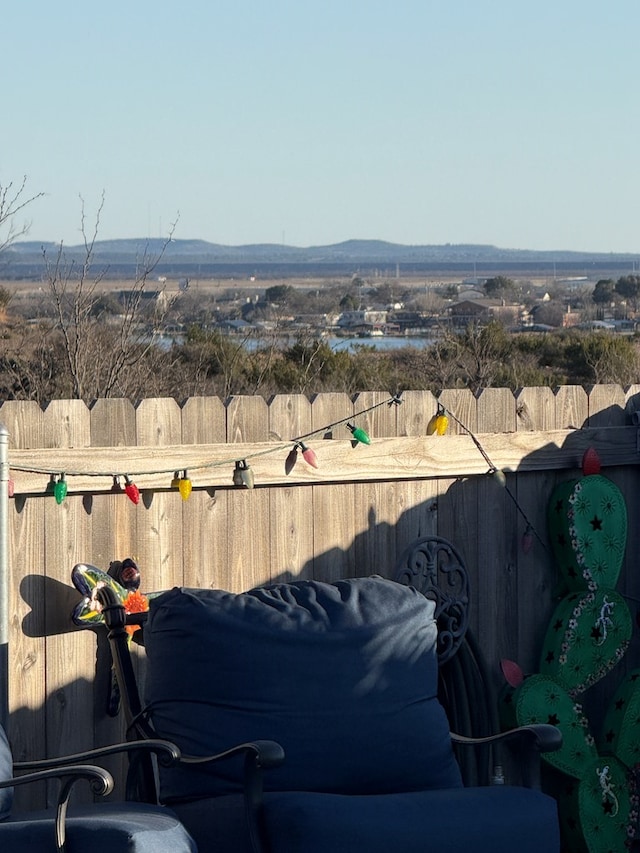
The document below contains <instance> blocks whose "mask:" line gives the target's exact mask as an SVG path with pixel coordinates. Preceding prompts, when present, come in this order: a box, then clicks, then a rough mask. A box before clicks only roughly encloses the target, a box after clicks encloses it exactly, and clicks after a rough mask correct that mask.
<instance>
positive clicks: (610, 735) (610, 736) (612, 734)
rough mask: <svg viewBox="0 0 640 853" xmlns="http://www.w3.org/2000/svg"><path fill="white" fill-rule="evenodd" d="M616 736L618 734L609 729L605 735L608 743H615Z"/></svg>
mask: <svg viewBox="0 0 640 853" xmlns="http://www.w3.org/2000/svg"><path fill="white" fill-rule="evenodd" d="M615 736H616V733H615V732H614V731H612V730H611V729H609V731H608V732H607V734H606V735H605V737H606V739H607V743H613V739H614V737H615Z"/></svg>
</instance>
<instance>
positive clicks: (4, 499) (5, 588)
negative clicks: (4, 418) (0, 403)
mask: <svg viewBox="0 0 640 853" xmlns="http://www.w3.org/2000/svg"><path fill="white" fill-rule="evenodd" d="M8 722H9V431H8V430H7V428H6V426H5V425H4V424H0V724H2V726H3V728H5V729H6V727H7V723H8Z"/></svg>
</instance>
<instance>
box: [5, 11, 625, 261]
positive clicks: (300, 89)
mask: <svg viewBox="0 0 640 853" xmlns="http://www.w3.org/2000/svg"><path fill="white" fill-rule="evenodd" d="M639 31H640V3H638V0H610V2H608V3H606V4H605V3H603V2H602V0H598V2H595V1H594V0H579V2H578V0H538V2H536V3H525V2H523V0H487V1H486V2H485V0H448V2H445V0H437V2H432V0H322V2H315V3H310V2H308V0H295V2H293V0H291V2H290V1H289V0H234V2H232V3H231V2H225V3H223V2H221V0H182V2H180V3H175V2H172V3H169V2H168V0H154V2H150V0H126V2H125V1H124V0H110V2H108V3H84V4H80V3H77V2H76V0H73V2H70V0H58V2H57V3H51V1H50V0H20V2H17V0H13V3H12V4H11V5H10V7H9V8H8V9H4V10H3V14H2V64H3V68H4V72H5V73H4V75H3V81H4V85H3V97H2V119H1V121H0V187H2V188H6V187H8V185H10V184H12V185H13V187H16V186H17V185H19V184H20V182H21V181H22V178H23V176H26V177H27V185H26V190H25V194H23V196H22V198H23V199H24V198H28V197H30V196H31V195H36V194H38V193H42V194H43V195H42V196H41V197H39V198H37V199H36V200H34V201H33V202H32V203H31V204H29V205H28V206H27V207H26V208H25V209H24V210H22V211H21V212H20V213H19V214H18V215H17V216H16V217H15V219H14V220H13V224H14V226H19V227H20V228H21V227H22V226H23V225H26V224H29V225H30V229H29V232H28V236H27V237H26V238H21V239H30V240H37V241H53V242H56V243H59V242H61V241H62V242H64V243H65V244H66V245H75V244H78V243H80V242H81V241H82V227H83V221H84V229H85V232H89V233H93V230H94V229H95V227H96V217H97V215H98V210H99V208H100V204H101V199H102V198H104V204H103V206H102V210H101V211H100V216H99V223H98V228H97V234H98V239H115V238H150V237H165V236H167V235H168V234H169V232H170V231H171V230H172V229H173V236H174V237H175V238H176V239H202V240H207V241H210V242H213V243H221V244H226V245H243V244H248V243H285V244H287V245H290V246H316V245H326V244H331V243H339V242H341V241H343V240H350V239H367V240H369V239H372V240H373V239H377V240H387V241H390V242H394V243H402V244H405V245H433V244H437V245H440V244H445V243H472V244H492V245H495V246H499V247H501V248H513V249H539V250H545V249H547V250H552V249H553V250H579V251H597V252H631V253H635V252H638V253H640V228H639V227H638V226H639V224H640V222H639V219H640V217H639V210H640V169H639V168H638V162H639V159H640V143H639V140H640V108H639V107H638V83H639V82H640V65H639V64H638V59H637V50H636V43H637V35H638V32H639ZM83 217H84V218H83ZM6 226H7V223H5V232H6ZM1 238H2V233H0V239H1Z"/></svg>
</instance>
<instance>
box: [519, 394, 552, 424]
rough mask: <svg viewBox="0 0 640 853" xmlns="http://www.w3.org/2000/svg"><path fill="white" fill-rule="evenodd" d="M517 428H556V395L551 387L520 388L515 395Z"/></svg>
mask: <svg viewBox="0 0 640 853" xmlns="http://www.w3.org/2000/svg"><path fill="white" fill-rule="evenodd" d="M515 401H516V429H517V430H526V431H530V432H531V431H535V432H538V431H544V430H555V429H556V428H557V426H556V415H557V412H556V397H555V394H554V393H553V391H552V390H551V388H544V387H539V388H520V390H519V391H518V392H517V394H516V395H515Z"/></svg>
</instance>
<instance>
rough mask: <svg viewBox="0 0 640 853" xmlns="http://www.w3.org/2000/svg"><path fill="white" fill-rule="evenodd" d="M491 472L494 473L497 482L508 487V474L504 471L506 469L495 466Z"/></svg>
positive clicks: (503, 486)
mask: <svg viewBox="0 0 640 853" xmlns="http://www.w3.org/2000/svg"><path fill="white" fill-rule="evenodd" d="M491 474H493V479H494V480H495V481H496V483H498V485H499V486H502V488H503V489H504V488H506V486H507V475H506V474H505V473H504V471H502V470H501V469H500V468H494V469H493V470H492V471H491Z"/></svg>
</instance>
